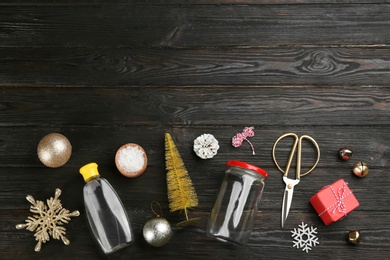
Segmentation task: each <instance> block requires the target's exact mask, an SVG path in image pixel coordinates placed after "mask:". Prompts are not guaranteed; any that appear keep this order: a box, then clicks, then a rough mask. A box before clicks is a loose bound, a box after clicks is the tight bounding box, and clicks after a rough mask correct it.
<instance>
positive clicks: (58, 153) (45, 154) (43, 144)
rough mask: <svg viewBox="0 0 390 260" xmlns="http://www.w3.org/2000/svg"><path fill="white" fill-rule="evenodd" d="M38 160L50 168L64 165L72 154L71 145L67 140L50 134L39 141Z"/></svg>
mask: <svg viewBox="0 0 390 260" xmlns="http://www.w3.org/2000/svg"><path fill="white" fill-rule="evenodd" d="M37 152H38V158H39V160H40V161H41V162H42V163H43V164H44V165H46V166H47V167H50V168H58V167H61V166H62V165H64V164H65V163H66V162H67V161H68V160H69V158H70V156H71V154H72V145H71V144H70V142H69V140H68V138H66V137H65V136H64V135H62V134H59V133H51V134H48V135H46V136H45V137H43V138H42V139H41V141H40V142H39V144H38V149H37Z"/></svg>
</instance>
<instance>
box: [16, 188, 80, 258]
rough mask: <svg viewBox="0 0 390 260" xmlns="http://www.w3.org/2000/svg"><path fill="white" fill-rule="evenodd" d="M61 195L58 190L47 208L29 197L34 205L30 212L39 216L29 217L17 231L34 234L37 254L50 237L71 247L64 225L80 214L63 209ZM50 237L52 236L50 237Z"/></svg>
mask: <svg viewBox="0 0 390 260" xmlns="http://www.w3.org/2000/svg"><path fill="white" fill-rule="evenodd" d="M60 195H61V190H60V189H56V191H55V194H54V198H50V199H48V200H47V201H46V203H47V206H46V205H45V204H44V203H43V202H42V201H40V200H37V201H36V200H34V198H33V197H32V196H31V195H28V196H27V197H26V199H27V200H28V201H29V202H30V203H31V204H32V205H31V206H30V211H31V212H32V213H36V214H37V215H33V216H32V217H31V216H29V217H28V218H27V219H26V220H25V222H26V223H25V224H18V225H16V228H17V229H23V228H26V229H27V230H29V231H31V232H34V231H35V234H34V237H35V240H36V241H38V243H37V245H36V246H35V249H34V250H35V252H39V251H40V250H41V247H42V243H46V242H47V241H49V240H50V236H51V237H52V238H54V239H57V240H60V239H61V240H62V242H64V244H65V245H69V244H70V241H69V239H67V238H66V237H65V234H66V229H65V227H63V226H62V225H63V224H64V223H68V222H69V221H70V217H77V216H79V215H80V212H79V211H77V210H75V211H73V212H70V211H69V210H67V209H65V208H62V204H61V200H59V199H58V197H59V196H60ZM49 235H50V236H49Z"/></svg>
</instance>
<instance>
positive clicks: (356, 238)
mask: <svg viewBox="0 0 390 260" xmlns="http://www.w3.org/2000/svg"><path fill="white" fill-rule="evenodd" d="M348 241H349V242H350V243H352V244H354V245H358V244H359V243H360V231H359V230H352V231H349V233H348Z"/></svg>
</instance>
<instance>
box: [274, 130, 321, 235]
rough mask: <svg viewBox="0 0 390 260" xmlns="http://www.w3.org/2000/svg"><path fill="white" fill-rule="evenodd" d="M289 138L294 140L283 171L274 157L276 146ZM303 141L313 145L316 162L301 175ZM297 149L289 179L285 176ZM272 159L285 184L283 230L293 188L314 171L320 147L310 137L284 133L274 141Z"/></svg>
mask: <svg viewBox="0 0 390 260" xmlns="http://www.w3.org/2000/svg"><path fill="white" fill-rule="evenodd" d="M290 136H291V137H293V138H294V143H293V146H292V148H291V151H290V155H289V158H288V160H287V164H286V168H285V169H284V170H283V169H282V168H281V167H280V166H279V164H278V162H277V161H276V156H275V151H276V145H277V144H278V143H279V141H280V140H282V139H283V138H286V137H290ZM303 139H307V140H309V141H310V142H312V143H313V145H314V146H315V148H316V150H317V160H316V162H315V163H314V165H313V167H311V168H310V169H309V170H308V171H307V172H305V173H302V174H301V163H302V140H303ZM297 148H298V151H297V164H296V167H295V179H290V178H288V177H287V175H288V172H289V170H290V167H291V161H292V159H293V158H294V154H295V151H296V150H297ZM272 159H273V160H274V163H275V165H276V167H277V168H278V169H279V171H281V172H282V173H283V181H284V183H285V184H286V188H285V189H284V195H283V204H282V222H281V224H282V228H283V226H284V223H285V222H286V219H287V216H288V213H289V211H290V208H291V202H292V198H293V194H294V186H295V185H297V184H298V183H299V181H300V179H301V177H303V176H305V175H307V174H309V173H311V172H312V171H313V170H314V168H315V167H316V166H317V164H318V162H319V160H320V147H319V146H318V144H317V142H316V141H315V140H314V139H313V138H312V137H310V136H308V135H302V136H301V137H298V135H296V134H294V133H286V134H284V135H282V136H281V137H279V138H278V139H277V140H276V141H275V143H274V146H273V147H272Z"/></svg>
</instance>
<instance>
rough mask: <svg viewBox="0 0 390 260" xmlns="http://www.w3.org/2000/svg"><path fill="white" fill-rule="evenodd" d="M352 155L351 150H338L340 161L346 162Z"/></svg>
mask: <svg viewBox="0 0 390 260" xmlns="http://www.w3.org/2000/svg"><path fill="white" fill-rule="evenodd" d="M352 154H353V152H352V150H351V149H348V148H346V147H344V148H341V149H340V150H339V157H340V159H341V160H344V161H347V160H349V159H351V157H352Z"/></svg>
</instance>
